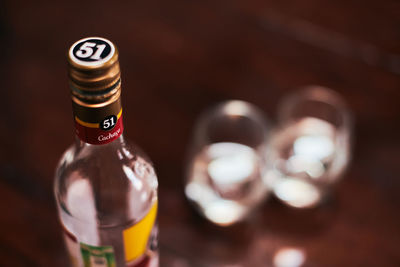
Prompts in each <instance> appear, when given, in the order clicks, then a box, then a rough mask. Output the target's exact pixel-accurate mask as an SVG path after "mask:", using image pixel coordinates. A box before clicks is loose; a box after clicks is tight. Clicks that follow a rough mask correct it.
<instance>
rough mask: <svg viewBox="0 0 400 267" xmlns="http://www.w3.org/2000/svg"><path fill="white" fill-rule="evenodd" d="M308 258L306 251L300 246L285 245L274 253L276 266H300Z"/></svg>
mask: <svg viewBox="0 0 400 267" xmlns="http://www.w3.org/2000/svg"><path fill="white" fill-rule="evenodd" d="M305 260H306V255H305V252H304V251H303V250H301V249H298V248H291V247H284V248H281V249H279V250H278V251H277V252H276V253H275V255H274V259H273V262H274V266H275V267H300V266H302V265H303V264H304V262H305Z"/></svg>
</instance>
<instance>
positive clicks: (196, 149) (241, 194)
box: [185, 100, 268, 226]
mask: <svg viewBox="0 0 400 267" xmlns="http://www.w3.org/2000/svg"><path fill="white" fill-rule="evenodd" d="M267 125H268V124H267V121H266V118H265V117H264V115H263V114H262V112H261V111H260V110H258V109H257V108H256V107H254V106H253V105H251V104H249V103H246V102H244V101H237V100H232V101H227V102H224V103H221V104H219V105H217V106H216V107H214V108H211V109H209V110H207V111H206V112H205V113H203V114H202V116H201V117H200V118H199V120H198V122H197V125H196V126H195V131H194V135H193V139H192V142H191V145H190V151H189V152H190V153H189V163H188V165H187V170H186V183H185V194H186V197H187V198H188V199H189V200H190V201H191V202H192V203H193V204H194V206H195V207H196V208H197V209H198V211H199V212H200V214H202V215H203V216H204V217H205V218H207V219H208V220H210V221H211V222H213V223H215V224H218V225H222V226H226V225H231V224H233V223H236V222H238V221H241V220H243V219H244V218H245V217H246V215H247V214H249V212H251V211H252V210H253V209H254V208H255V207H257V206H258V205H259V204H260V203H261V202H262V201H263V200H264V199H265V197H266V196H267V195H268V189H267V188H266V187H265V186H263V182H262V176H263V174H264V171H265V168H264V166H265V157H264V155H265V148H266V143H267V142H266V141H267V138H268V128H267Z"/></svg>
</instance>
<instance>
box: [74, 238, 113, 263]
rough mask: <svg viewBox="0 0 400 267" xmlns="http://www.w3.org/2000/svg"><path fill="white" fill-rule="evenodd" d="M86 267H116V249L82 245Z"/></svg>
mask: <svg viewBox="0 0 400 267" xmlns="http://www.w3.org/2000/svg"><path fill="white" fill-rule="evenodd" d="M80 245H81V253H82V259H83V263H84V266H85V267H115V266H116V263H115V257H114V249H113V248H112V247H111V246H90V245H87V244H84V243H80Z"/></svg>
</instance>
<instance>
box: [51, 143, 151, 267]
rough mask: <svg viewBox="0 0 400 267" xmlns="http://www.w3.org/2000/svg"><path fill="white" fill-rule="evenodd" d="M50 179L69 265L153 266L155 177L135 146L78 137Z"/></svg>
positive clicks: (144, 157)
mask: <svg viewBox="0 0 400 267" xmlns="http://www.w3.org/2000/svg"><path fill="white" fill-rule="evenodd" d="M55 179H56V180H55V196H56V200H57V203H58V209H59V216H60V220H61V223H62V225H63V228H64V231H65V239H66V246H67V248H68V250H69V253H70V258H71V261H72V266H85V267H86V266H96V267H97V266H107V267H108V266H158V254H157V228H156V226H155V225H156V224H155V219H156V211H157V186H158V184H157V177H156V175H155V172H154V169H153V167H152V164H151V163H150V162H149V160H148V159H147V157H146V156H145V155H144V154H143V153H142V152H140V150H139V149H138V148H137V147H135V146H133V145H131V144H129V143H127V142H126V141H125V139H124V138H123V136H120V137H119V138H118V139H116V140H114V141H113V142H111V143H108V144H105V145H90V144H87V143H85V142H82V141H80V140H77V141H76V143H75V145H73V146H72V147H70V148H69V149H68V150H67V151H66V152H65V154H64V155H63V157H62V158H61V160H60V163H59V165H58V168H57V170H56V178H55Z"/></svg>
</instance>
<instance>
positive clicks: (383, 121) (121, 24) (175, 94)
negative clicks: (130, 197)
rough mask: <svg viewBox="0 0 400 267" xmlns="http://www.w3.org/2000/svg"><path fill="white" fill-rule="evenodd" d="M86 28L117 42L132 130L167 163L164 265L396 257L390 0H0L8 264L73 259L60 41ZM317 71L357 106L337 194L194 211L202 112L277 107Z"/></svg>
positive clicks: (396, 48)
mask: <svg viewBox="0 0 400 267" xmlns="http://www.w3.org/2000/svg"><path fill="white" fill-rule="evenodd" d="M86 36H102V37H105V38H109V39H110V40H112V41H113V42H114V43H115V44H116V45H117V46H118V49H119V51H120V64H121V70H122V80H123V83H122V89H123V106H124V125H125V136H126V137H128V138H129V139H131V140H133V141H134V142H135V143H137V144H139V145H140V146H141V147H142V148H143V149H144V150H145V151H146V152H147V154H148V155H149V156H150V157H151V159H152V160H153V162H154V164H155V167H156V170H157V173H158V177H159V183H160V191H159V192H160V201H159V203H160V210H159V217H158V221H159V227H160V252H161V266H163V267H164V266H167V267H168V266H172V267H186V266H226V267H228V266H229V267H239V266H255V267H257V266H285V265H279V264H277V262H278V263H279V259H282V257H283V258H284V259H285V258H286V260H287V259H288V258H289V259H292V260H293V259H294V261H295V262H296V259H297V262H299V263H300V264H302V266H400V246H399V244H400V212H399V211H400V197H399V195H400V179H399V174H400V164H399V163H400V139H399V136H400V131H399V130H400V2H399V1H396V0H384V1H359V0H348V1H344V0H339V1H317V0H303V1H299V0H293V1H259V0H248V1H243V0H233V1H232V0H231V1H225V0H222V1H181V0H171V1H157V0H150V1H100V0H99V1H44V0H43V1H18V0H14V1H9V0H5V1H1V2H0V49H1V59H0V78H1V81H2V84H1V87H0V88H1V95H2V105H1V107H0V110H1V114H2V123H1V124H0V129H1V130H0V137H1V138H0V144H1V149H0V159H1V161H0V200H1V201H0V265H2V266H68V264H67V255H66V251H65V250H64V245H63V240H62V235H61V227H60V224H59V222H58V217H57V211H56V206H55V201H54V198H53V189H52V184H53V173H54V169H55V166H56V164H57V161H58V159H59V158H60V156H61V154H62V153H63V151H64V150H65V149H66V148H67V147H68V146H69V145H70V144H71V143H72V142H73V140H74V128H73V120H72V109H71V101H70V92H69V88H68V80H67V64H66V51H67V49H68V48H69V46H70V45H71V44H72V43H73V42H74V41H76V40H78V39H80V38H82V37H86ZM309 84H318V85H323V86H326V87H329V88H332V89H333V90H335V91H336V92H338V93H340V94H341V95H342V96H343V98H344V99H345V101H346V102H347V103H348V105H349V107H350V109H351V110H352V111H353V113H354V116H355V128H354V130H355V132H354V140H355V144H354V151H353V161H352V164H351V166H350V168H349V170H348V172H347V173H346V175H345V177H344V179H343V180H342V181H341V183H340V184H339V185H338V187H337V189H336V192H335V194H334V197H333V199H332V200H330V201H329V202H328V203H326V204H325V205H323V206H321V207H319V208H316V209H311V210H305V211H300V210H293V209H289V208H286V207H284V206H282V205H281V204H280V203H278V202H277V201H276V200H275V199H273V198H271V199H269V200H268V201H267V202H265V204H264V205H263V206H262V207H261V208H260V209H259V210H258V211H257V212H256V213H255V214H253V216H252V217H251V218H249V220H248V221H246V222H244V223H240V224H238V225H234V226H232V227H228V228H221V227H218V226H214V225H212V224H211V223H209V222H207V221H206V220H204V219H202V218H201V217H200V216H199V215H197V213H196V212H195V211H194V210H193V209H192V207H191V206H190V204H189V203H188V202H187V201H186V199H185V197H184V194H183V179H184V175H183V173H184V172H183V168H184V163H185V153H186V149H187V146H188V143H189V140H190V136H191V133H192V129H193V126H194V122H195V119H196V118H197V116H198V115H199V114H200V112H201V111H202V110H204V109H205V108H207V107H209V106H210V105H213V104H215V103H217V102H220V101H223V100H227V99H241V100H245V101H249V102H251V103H253V104H255V105H257V106H258V107H259V108H260V109H261V110H263V111H264V112H265V113H267V114H268V116H269V118H270V119H271V120H274V119H275V116H276V108H277V103H278V101H280V100H281V98H282V97H283V96H284V95H286V94H288V93H290V92H293V91H294V90H296V89H297V88H299V87H301V86H305V85H309ZM281 262H282V261H281ZM283 262H284V261H283Z"/></svg>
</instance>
